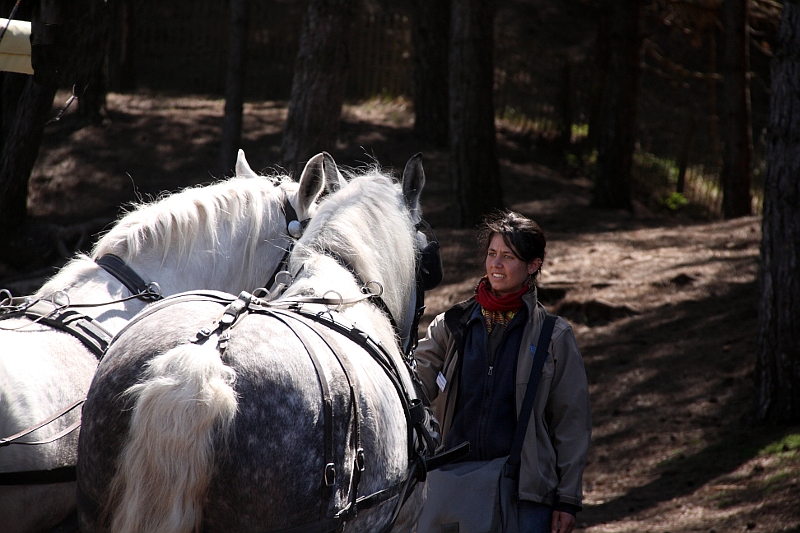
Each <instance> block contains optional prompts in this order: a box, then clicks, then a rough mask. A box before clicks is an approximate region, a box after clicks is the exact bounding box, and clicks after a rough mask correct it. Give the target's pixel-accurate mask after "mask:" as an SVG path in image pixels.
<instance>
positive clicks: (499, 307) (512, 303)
mask: <svg viewBox="0 0 800 533" xmlns="http://www.w3.org/2000/svg"><path fill="white" fill-rule="evenodd" d="M529 290H530V287H527V286H526V287H523V288H522V289H520V290H518V291H517V292H512V293H511V294H506V295H505V296H498V295H497V294H495V293H493V292H492V289H491V287H490V285H489V278H488V277H486V276H484V277H482V278H481V280H480V281H479V282H478V286H477V287H475V299H476V300H477V301H478V303H479V304H480V305H481V307H483V308H484V309H486V310H487V311H493V312H496V311H500V312H503V313H505V312H508V311H517V310H518V309H519V308H520V307H522V296H523V295H524V294H525V293H526V292H528V291H529Z"/></svg>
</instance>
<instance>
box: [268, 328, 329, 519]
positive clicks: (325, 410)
mask: <svg viewBox="0 0 800 533" xmlns="http://www.w3.org/2000/svg"><path fill="white" fill-rule="evenodd" d="M270 316H273V317H275V318H276V319H278V320H279V321H280V322H281V323H283V325H285V326H286V327H287V328H288V329H289V331H291V332H292V333H293V334H294V336H295V337H297V340H299V341H300V344H302V345H303V348H304V349H305V351H306V354H308V357H309V359H311V362H312V364H313V365H314V370H315V371H316V374H317V381H318V382H319V387H320V393H321V394H322V414H323V458H324V464H325V466H324V470H323V475H322V498H323V501H328V500H330V496H331V492H332V491H333V488H334V486H335V484H336V477H337V472H336V465H335V463H334V462H333V399H332V398H331V391H330V385H329V384H328V380H327V378H326V377H325V372H324V370H323V369H322V364H321V363H320V360H319V358H318V357H317V356H316V355H314V353H313V352H312V351H311V350H310V349H309V348H308V342H307V341H306V339H305V338H304V337H303V336H302V335H301V334H300V332H298V331H297V330H296V329H294V328H293V327H291V326H290V325H289V324H288V323H287V322H286V320H285V318H287V317H282V316H279V314H278V313H270ZM331 351H333V350H331ZM326 514H327V509H324V508H320V519H324V518H325V516H326Z"/></svg>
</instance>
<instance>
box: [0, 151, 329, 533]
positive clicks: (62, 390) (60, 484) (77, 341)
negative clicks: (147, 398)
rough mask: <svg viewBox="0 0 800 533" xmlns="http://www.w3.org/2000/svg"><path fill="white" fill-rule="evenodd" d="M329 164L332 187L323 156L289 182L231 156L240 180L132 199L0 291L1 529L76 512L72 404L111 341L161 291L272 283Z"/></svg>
mask: <svg viewBox="0 0 800 533" xmlns="http://www.w3.org/2000/svg"><path fill="white" fill-rule="evenodd" d="M326 169H327V171H328V172H329V173H330V178H329V179H328V180H327V183H329V185H332V186H333V188H336V187H337V186H338V185H339V179H340V178H341V176H340V175H337V174H338V171H337V170H336V168H335V164H333V163H332V159H331V158H330V156H327V155H323V154H320V155H318V156H316V157H315V158H313V159H312V160H311V161H309V163H308V165H307V166H306V168H305V170H304V172H303V174H302V176H301V178H300V180H299V182H298V183H296V182H293V181H292V180H290V179H288V177H282V178H281V177H277V178H266V177H260V176H256V175H255V173H254V172H253V171H252V170H251V169H250V167H249V166H248V164H247V161H246V159H245V158H244V153H242V152H240V154H239V161H238V162H237V166H236V170H237V175H238V177H235V178H231V179H229V180H225V181H222V182H220V183H217V184H215V185H210V186H207V187H195V188H190V189H187V190H184V191H183V192H180V193H176V194H172V195H170V196H167V197H164V198H162V199H160V200H159V201H156V202H153V203H149V204H143V205H140V206H138V207H137V208H136V209H135V210H133V211H132V212H130V213H128V214H127V215H125V216H124V217H123V218H122V219H120V220H119V221H118V222H117V223H116V224H115V225H114V226H113V227H112V228H111V229H110V230H109V231H108V233H107V234H106V235H105V236H103V237H102V238H101V239H100V240H99V241H98V243H97V244H96V245H95V247H94V250H93V251H92V254H91V257H88V256H80V257H78V258H76V259H74V260H73V261H71V262H70V263H68V264H67V265H66V266H65V267H64V268H62V269H61V270H60V271H59V272H58V274H56V275H55V276H54V277H53V278H52V279H51V280H49V281H48V282H47V283H45V285H44V286H43V287H42V288H41V289H40V290H39V291H38V292H37V293H36V294H34V295H33V296H31V297H30V298H28V299H27V300H25V299H16V298H15V299H13V300H12V299H11V298H10V295H9V294H7V293H5V292H3V293H0V346H2V348H1V349H0V517H2V519H0V530H2V531H3V532H4V533H27V532H34V531H42V530H44V529H47V528H49V527H53V526H55V525H56V524H58V523H59V522H61V521H62V520H64V519H65V518H67V517H68V516H69V515H70V514H71V513H74V512H75V508H76V499H75V482H74V480H75V464H76V452H77V444H78V439H77V432H76V431H75V430H76V429H77V428H78V426H79V425H80V405H81V403H82V401H83V399H84V398H85V397H86V393H87V391H88V389H89V384H90V382H91V379H92V376H93V375H94V372H95V369H96V367H97V363H98V359H99V357H100V356H101V355H102V352H103V349H104V348H105V346H106V345H107V342H108V341H109V340H110V339H111V337H112V336H113V335H114V334H116V333H117V332H118V331H119V330H120V329H122V327H123V326H124V325H125V324H127V322H128V320H129V319H131V318H132V317H133V316H134V314H135V313H137V312H138V311H140V310H142V309H143V308H144V307H145V305H146V304H147V302H150V301H153V299H156V298H158V297H159V295H169V294H175V293H178V292H183V291H188V290H191V289H199V288H208V289H217V290H222V291H229V292H230V291H233V292H238V291H241V290H253V289H255V288H256V287H261V286H263V285H265V284H267V285H269V284H270V283H271V282H270V281H269V280H270V277H271V275H273V273H274V272H275V271H276V270H277V269H278V267H279V265H280V263H281V262H282V260H283V259H284V257H285V256H286V252H287V248H288V247H289V245H290V242H291V240H290V237H289V235H288V234H287V223H288V222H289V219H297V218H299V219H300V220H303V219H307V218H309V217H310V216H312V215H313V213H314V211H315V210H316V204H315V201H316V199H317V197H318V196H319V195H320V193H321V192H322V191H323V186H324V185H325V183H326V180H325V170H326ZM342 181H343V180H342ZM288 213H292V216H289V215H288ZM287 217H289V218H287ZM298 222H299V221H298V220H295V221H294V224H297V223H298ZM298 235H299V234H298ZM154 283H157V285H154ZM69 331H71V332H72V333H76V334H77V336H76V335H73V334H70V333H69ZM51 417H52V418H54V419H53V420H52V421H51V422H50V423H47V424H45V425H43V426H42V427H41V428H39V429H37V427H38V426H39V425H40V424H41V423H42V422H45V421H47V420H48V419H50V418H51ZM28 430H30V431H28Z"/></svg>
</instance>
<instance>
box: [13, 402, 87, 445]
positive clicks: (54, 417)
mask: <svg viewBox="0 0 800 533" xmlns="http://www.w3.org/2000/svg"><path fill="white" fill-rule="evenodd" d="M85 401H86V398H81V399H80V400H78V401H76V402H73V403H71V404H70V405H68V406H67V407H65V408H64V409H62V410H61V411H59V412H57V413H56V414H54V415H52V416H51V417H50V418H48V419H46V420H43V421H41V422H39V423H38V424H35V425H33V426H31V427H29V428H27V429H24V430H22V431H20V432H19V433H15V434H14V435H11V436H10V437H5V438H3V439H0V448H2V447H3V446H8V445H9V444H46V443H48V442H53V441H54V440H57V439H60V438H61V437H63V436H64V435H66V434H67V433H70V432H72V431H74V430H75V429H76V428H77V427H78V426H79V425H80V422H76V423H74V424H72V425H70V426H69V427H68V428H66V429H64V430H62V431H60V432H58V433H57V434H56V435H55V436H53V437H48V438H47V439H43V440H39V441H20V440H19V439H21V438H22V437H24V436H25V435H29V434H31V433H33V432H34V431H36V430H37V429H40V428H43V427H44V426H46V425H47V424H49V423H51V422H53V421H54V420H57V419H59V418H61V417H62V416H64V415H65V414H67V413H69V412H70V411H72V410H73V409H75V408H76V407H78V406H79V405H81V404H83V402H85Z"/></svg>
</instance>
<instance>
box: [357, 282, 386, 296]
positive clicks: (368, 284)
mask: <svg viewBox="0 0 800 533" xmlns="http://www.w3.org/2000/svg"><path fill="white" fill-rule="evenodd" d="M373 286H377V287H378V292H375V291H374V290H372V287H373ZM361 292H363V293H364V294H369V295H370V296H378V297H381V296H383V285H382V284H381V282H380V281H376V280H374V279H373V280H370V281H368V282H366V283H365V284H364V286H363V287H362V288H361Z"/></svg>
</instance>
